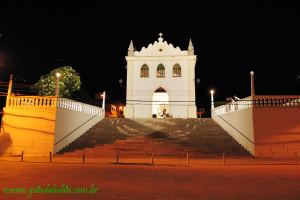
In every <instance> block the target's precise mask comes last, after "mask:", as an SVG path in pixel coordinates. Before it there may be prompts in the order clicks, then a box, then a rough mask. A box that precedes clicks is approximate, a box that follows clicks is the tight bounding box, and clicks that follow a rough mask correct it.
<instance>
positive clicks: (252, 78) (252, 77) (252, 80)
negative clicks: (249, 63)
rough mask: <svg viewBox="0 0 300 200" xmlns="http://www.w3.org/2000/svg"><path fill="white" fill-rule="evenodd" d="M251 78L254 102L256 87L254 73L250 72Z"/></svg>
mask: <svg viewBox="0 0 300 200" xmlns="http://www.w3.org/2000/svg"><path fill="white" fill-rule="evenodd" d="M250 76H251V97H252V100H253V99H254V96H255V87H254V71H251V72H250Z"/></svg>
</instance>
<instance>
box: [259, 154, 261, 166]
mask: <svg viewBox="0 0 300 200" xmlns="http://www.w3.org/2000/svg"><path fill="white" fill-rule="evenodd" d="M259 164H260V165H261V152H259Z"/></svg>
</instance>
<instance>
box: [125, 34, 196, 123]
mask: <svg viewBox="0 0 300 200" xmlns="http://www.w3.org/2000/svg"><path fill="white" fill-rule="evenodd" d="M125 58H126V61H127V83H126V107H125V117H126V118H164V117H172V118H196V117H197V109H196V105H195V65H196V59H197V57H196V55H194V47H193V44H192V41H191V40H190V41H189V45H188V49H187V50H181V49H180V48H179V47H176V48H175V47H174V46H173V45H172V44H170V43H168V42H167V41H164V39H163V38H162V34H161V33H160V34H159V38H158V41H155V42H154V43H153V44H149V45H148V47H147V48H145V47H143V48H142V49H141V50H140V51H135V49H134V47H133V42H132V41H131V42H130V45H129V48H128V55H127V56H126V57H125Z"/></svg>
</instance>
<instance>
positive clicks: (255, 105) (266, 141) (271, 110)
mask: <svg viewBox="0 0 300 200" xmlns="http://www.w3.org/2000/svg"><path fill="white" fill-rule="evenodd" d="M212 118H213V119H214V120H215V121H216V122H217V123H218V124H219V125H220V126H222V127H223V128H224V129H225V130H226V131H227V132H228V133H229V134H230V135H232V136H233V137H234V138H235V139H236V140H237V141H238V142H239V143H240V144H242V145H243V146H244V147H245V148H246V149H247V150H248V151H250V152H251V153H252V154H253V155H255V156H262V157H295V156H300V96H274V95H272V96H271V95H269V96H267V95H264V96H262V95H260V96H255V98H254V99H253V100H251V98H250V97H248V98H245V99H241V100H240V101H237V102H233V103H230V104H227V105H223V106H219V107H216V108H214V109H213V111H212ZM241 133H242V134H241ZM241 135H245V136H246V137H247V138H248V139H249V141H248V142H247V140H245V139H244V138H245V137H241ZM250 141H251V142H250ZM249 142H250V143H249ZM251 143H252V145H251Z"/></svg>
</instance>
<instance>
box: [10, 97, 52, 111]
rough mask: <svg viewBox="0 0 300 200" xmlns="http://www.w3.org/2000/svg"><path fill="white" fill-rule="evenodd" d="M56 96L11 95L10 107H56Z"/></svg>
mask: <svg viewBox="0 0 300 200" xmlns="http://www.w3.org/2000/svg"><path fill="white" fill-rule="evenodd" d="M55 106H56V98H55V97H51V96H11V97H10V98H9V102H8V107H15V108H21V107H55Z"/></svg>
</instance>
